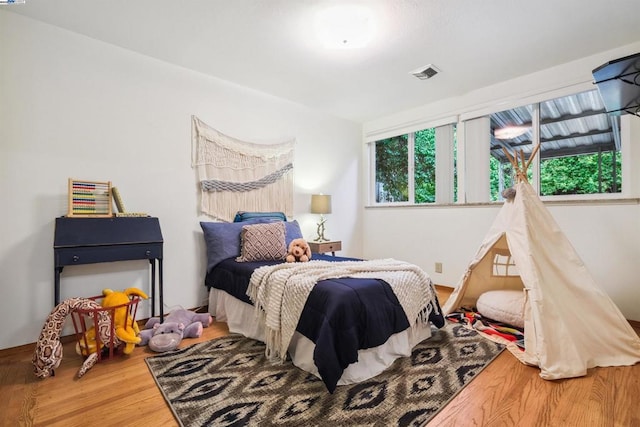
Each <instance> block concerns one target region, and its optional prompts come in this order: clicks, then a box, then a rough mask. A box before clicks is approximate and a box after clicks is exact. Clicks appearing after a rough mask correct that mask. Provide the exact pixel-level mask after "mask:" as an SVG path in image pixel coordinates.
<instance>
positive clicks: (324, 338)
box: [205, 254, 444, 393]
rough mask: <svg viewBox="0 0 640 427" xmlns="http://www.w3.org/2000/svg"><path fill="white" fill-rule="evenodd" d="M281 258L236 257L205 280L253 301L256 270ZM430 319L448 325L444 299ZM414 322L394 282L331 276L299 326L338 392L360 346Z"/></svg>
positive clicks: (321, 285)
mask: <svg viewBox="0 0 640 427" xmlns="http://www.w3.org/2000/svg"><path fill="white" fill-rule="evenodd" d="M313 259H314V260H318V259H323V260H327V261H346V260H353V259H350V258H342V257H331V256H324V255H319V254H314V255H313ZM277 263H278V262H277V261H260V262H236V261H235V259H233V258H230V259H227V260H225V261H223V262H221V263H220V264H218V265H217V266H216V267H215V268H213V269H212V270H211V271H210V272H209V273H208V274H207V277H206V279H205V285H206V286H207V287H214V288H216V289H221V290H223V291H225V292H227V293H228V294H230V295H232V296H234V297H236V298H237V299H239V300H241V301H244V302H246V303H248V304H251V301H250V299H249V297H248V296H247V295H246V290H247V287H248V285H249V280H250V278H251V274H252V273H253V271H254V270H255V269H256V268H258V267H261V266H263V265H274V264H277ZM435 304H436V309H435V310H433V309H432V310H431V316H430V320H431V322H432V323H433V324H434V325H435V326H436V327H438V328H440V327H442V326H443V325H444V318H443V317H442V315H441V312H440V307H439V304H438V301H435ZM409 326H410V325H409V321H408V320H407V316H406V315H405V313H404V310H403V309H402V306H401V305H400V303H399V302H398V299H397V298H396V296H395V294H394V293H393V291H392V290H391V287H390V286H389V284H388V283H387V282H385V281H384V280H379V279H354V278H342V279H329V280H322V281H320V282H318V283H317V284H316V286H315V287H314V288H313V290H312V291H311V293H310V294H309V298H308V299H307V302H306V304H305V307H304V309H303V311H302V314H301V316H300V320H299V323H298V326H297V328H296V330H297V331H298V332H299V333H301V334H302V335H304V336H305V337H307V338H308V339H310V340H311V341H313V342H314V343H315V344H316V348H315V351H314V355H313V360H314V362H315V365H316V367H317V368H318V372H319V374H320V376H321V378H322V380H323V381H324V383H325V385H326V386H327V389H328V390H329V392H331V393H333V391H334V390H335V388H336V385H337V382H338V380H339V379H340V377H341V376H342V372H343V371H344V369H345V368H346V367H347V366H348V365H349V364H351V363H354V362H357V361H358V350H361V349H366V348H372V347H377V346H379V345H382V344H384V343H385V342H386V341H387V340H388V339H389V337H390V336H391V335H393V334H395V333H398V332H401V331H404V330H405V329H407V328H408V327H409Z"/></svg>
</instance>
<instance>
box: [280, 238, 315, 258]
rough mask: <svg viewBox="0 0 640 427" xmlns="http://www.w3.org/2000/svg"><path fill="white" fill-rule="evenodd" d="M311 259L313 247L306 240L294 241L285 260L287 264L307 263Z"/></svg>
mask: <svg viewBox="0 0 640 427" xmlns="http://www.w3.org/2000/svg"><path fill="white" fill-rule="evenodd" d="M310 259H311V247H310V246H309V244H308V243H307V241H306V240H304V239H301V238H299V239H293V240H292V241H291V243H289V249H288V251H287V256H286V258H285V260H286V261H287V262H307V261H309V260H310Z"/></svg>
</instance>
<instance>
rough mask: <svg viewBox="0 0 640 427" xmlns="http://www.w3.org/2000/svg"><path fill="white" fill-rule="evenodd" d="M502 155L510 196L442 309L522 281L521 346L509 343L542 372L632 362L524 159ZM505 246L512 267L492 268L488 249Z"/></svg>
mask: <svg viewBox="0 0 640 427" xmlns="http://www.w3.org/2000/svg"><path fill="white" fill-rule="evenodd" d="M536 151H537V148H536V150H535V151H534V153H533V154H532V156H534V155H535V153H536ZM520 154H522V153H520ZM507 155H508V153H507ZM509 157H510V159H511V161H512V164H513V165H514V168H515V169H516V171H517V177H518V178H517V179H518V183H517V184H516V185H515V187H514V188H515V192H516V194H515V197H514V198H513V199H510V200H507V201H505V203H504V206H503V207H502V209H501V210H500V212H499V213H498V216H497V218H496V219H495V221H494V223H493V225H492V226H491V228H490V229H489V232H488V233H487V235H486V237H485V238H484V241H483V242H482V245H481V246H480V248H479V249H478V251H477V253H476V255H475V256H474V258H473V260H472V261H471V263H470V264H469V266H468V267H467V270H466V272H465V274H464V275H463V277H462V278H461V280H460V282H459V283H458V286H457V287H456V289H455V290H454V292H453V294H452V295H451V296H450V297H449V299H448V300H447V302H446V304H445V305H444V307H443V311H444V313H445V314H449V313H450V312H452V311H454V310H456V309H457V308H459V307H460V306H463V305H465V306H474V305H475V302H476V300H477V299H478V297H479V296H480V295H481V294H482V293H484V292H486V291H489V290H497V289H517V290H520V289H523V292H524V296H525V298H524V300H525V303H524V325H525V326H524V329H525V334H524V335H525V349H526V350H525V351H524V352H522V351H521V350H519V349H516V348H514V347H512V348H510V350H511V351H512V353H514V354H515V355H517V356H518V359H520V360H521V361H522V362H524V363H527V364H531V365H536V366H538V367H540V370H541V372H540V376H541V377H542V378H544V379H548V380H553V379H560V378H571V377H578V376H583V375H586V373H587V369H589V368H593V367H596V366H624V365H633V364H635V363H637V362H639V361H640V338H638V335H636V333H635V332H634V330H633V328H631V326H630V325H629V323H628V322H627V321H626V320H625V318H624V316H623V315H622V313H621V312H620V310H619V309H618V307H617V306H616V305H615V304H614V302H613V301H612V300H611V298H609V296H608V295H607V294H606V293H605V292H604V291H603V290H602V289H601V288H600V286H599V285H598V284H597V283H596V282H595V281H594V279H593V277H592V276H591V274H590V273H589V271H588V270H587V269H586V267H585V266H584V264H583V262H582V261H581V260H580V257H579V256H578V254H577V253H576V251H575V249H574V248H573V246H572V245H571V243H570V242H569V240H568V239H567V237H566V236H565V235H564V233H563V232H562V231H561V230H560V228H559V226H558V224H557V223H556V222H555V220H554V219H553V217H552V216H551V214H550V213H549V211H548V210H547V209H546V208H545V206H544V205H543V203H542V201H541V200H540V199H539V198H538V195H537V194H536V192H535V190H534V189H533V188H532V187H531V185H530V184H529V182H527V179H526V170H527V166H528V165H529V163H530V162H531V159H529V161H528V162H527V163H525V162H524V161H523V164H522V166H520V165H518V162H517V160H515V159H514V158H513V157H511V156H509ZM507 252H508V253H510V255H511V257H512V259H513V260H514V261H515V265H516V267H517V270H518V271H519V274H520V275H519V276H508V277H495V276H493V275H492V268H493V260H494V256H495V254H502V255H504V254H505V253H507Z"/></svg>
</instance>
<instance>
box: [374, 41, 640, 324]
mask: <svg viewBox="0 0 640 427" xmlns="http://www.w3.org/2000/svg"><path fill="white" fill-rule="evenodd" d="M639 51H640V42H636V43H634V44H631V45H628V46H623V47H621V48H619V49H616V50H613V51H609V52H603V53H601V54H599V55H595V56H593V57H589V58H583V59H581V60H579V61H575V62H572V63H569V64H565V65H563V66H559V67H554V68H553V69H549V70H544V71H542V72H539V73H535V74H532V75H529V76H525V77H522V78H519V79H516V80H512V81H508V82H503V83H501V84H499V85H495V86H492V87H487V88H483V89H481V90H478V91H474V92H472V93H469V94H467V95H465V96H461V97H457V98H451V99H447V100H444V101H442V102H438V103H433V104H428V105H424V106H421V107H419V108H415V109H412V110H407V111H401V112H398V113H396V114H394V115H392V116H388V117H383V118H380V119H379V120H375V121H372V122H369V123H365V124H364V134H365V139H368V140H372V139H376V138H374V137H372V135H386V136H389V135H388V132H389V131H388V130H387V129H416V126H418V125H417V124H418V123H430V122H435V121H437V120H438V119H439V118H442V117H451V116H457V115H462V117H463V118H465V116H466V118H469V117H474V116H477V115H478V114H479V113H481V112H483V111H488V108H491V107H492V106H495V105H498V104H499V105H500V109H507V108H511V107H513V106H515V105H514V103H517V102H518V101H517V100H518V99H520V98H522V97H537V96H540V94H544V93H545V92H549V91H554V90H561V91H562V90H569V91H570V90H573V89H572V88H577V87H579V88H582V90H587V89H589V88H590V87H593V86H592V84H591V81H592V80H593V78H592V76H591V70H593V69H594V68H596V67H597V66H599V65H601V64H603V63H605V62H607V61H610V60H613V59H617V58H620V57H623V56H627V55H631V54H634V53H637V52H639ZM625 120H628V123H627V125H628V127H627V128H625V129H626V130H625V129H623V132H628V135H626V137H627V138H628V139H629V141H630V143H631V144H632V147H633V148H634V152H633V155H632V157H633V158H632V159H631V163H632V164H633V165H634V167H635V171H634V174H633V175H632V176H631V179H632V180H633V182H632V184H633V185H634V186H635V188H636V189H637V188H638V186H639V185H640V181H639V175H638V173H639V172H638V169H639V167H638V165H640V153H638V151H639V150H638V149H637V147H638V144H640V118H638V117H635V116H625ZM363 151H366V150H363ZM626 161H629V159H627V160H626ZM363 163H366V153H365V160H364V161H363ZM623 167H624V166H623ZM366 175H367V171H366V170H365V171H364V172H363V176H364V177H366ZM630 194H631V195H634V196H636V197H637V194H638V193H637V191H633V192H632V193H630ZM365 203H366V202H365ZM498 209H499V206H487V205H484V206H449V207H444V206H441V207H407V208H379V207H375V208H367V209H365V211H364V214H363V215H364V216H363V227H364V232H363V239H364V240H363V248H364V249H363V250H364V256H365V257H367V258H373V257H394V258H398V259H405V260H407V261H411V262H413V263H415V264H417V265H419V266H421V267H422V268H423V269H425V270H426V271H427V272H429V273H430V274H431V276H432V278H433V280H434V282H436V283H440V284H444V285H449V286H455V285H456V284H457V282H458V280H459V279H460V277H461V276H462V274H463V273H464V270H465V268H466V266H467V262H468V261H469V260H470V259H471V257H472V256H473V254H474V253H475V252H476V250H477V249H478V246H479V245H480V243H481V242H482V239H483V237H484V235H485V233H486V231H487V230H488V228H489V226H490V225H491V223H492V221H493V219H494V218H495V216H496V214H497V211H498ZM549 209H550V211H551V214H552V215H553V216H554V218H555V219H556V221H557V222H558V223H559V225H560V227H561V228H562V230H563V231H564V232H565V234H566V235H567V236H568V238H569V240H570V241H571V242H572V244H573V245H574V247H575V248H576V250H577V252H578V253H579V255H580V256H581V257H582V259H583V261H584V263H585V265H586V266H587V268H589V270H590V271H591V273H592V274H593V276H594V277H595V279H596V281H597V282H598V283H599V284H600V286H601V287H602V288H603V289H604V290H605V291H606V292H607V293H608V294H609V296H610V297H611V298H612V299H613V301H614V302H615V303H616V304H617V305H618V307H619V308H620V310H621V311H622V313H623V314H624V315H625V316H626V317H627V319H631V320H639V321H640V305H638V301H640V286H638V277H640V262H638V260H640V207H639V206H638V204H637V200H631V201H630V202H629V203H620V204H611V203H607V204H585V203H581V204H565V205H552V206H549ZM436 262H442V263H443V272H442V273H435V270H434V267H435V263H436Z"/></svg>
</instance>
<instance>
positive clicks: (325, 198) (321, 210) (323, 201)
mask: <svg viewBox="0 0 640 427" xmlns="http://www.w3.org/2000/svg"><path fill="white" fill-rule="evenodd" d="M311 213H315V214H328V213H331V196H329V195H327V194H313V195H311Z"/></svg>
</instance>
